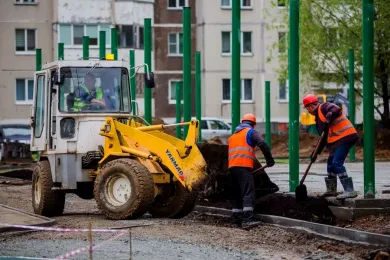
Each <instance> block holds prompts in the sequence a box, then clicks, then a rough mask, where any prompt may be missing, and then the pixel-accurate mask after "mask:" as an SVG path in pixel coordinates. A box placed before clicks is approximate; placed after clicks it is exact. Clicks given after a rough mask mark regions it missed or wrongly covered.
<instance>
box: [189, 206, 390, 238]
mask: <svg viewBox="0 0 390 260" xmlns="http://www.w3.org/2000/svg"><path fill="white" fill-rule="evenodd" d="M194 210H195V211H199V212H208V213H214V214H220V215H224V216H230V215H231V211H230V210H228V209H224V208H215V207H205V206H195V208H194ZM256 217H257V218H258V219H259V220H261V221H263V222H264V223H268V224H273V225H276V226H280V227H284V228H289V229H291V228H292V229H296V230H300V231H305V232H308V233H310V234H313V235H317V236H320V237H323V238H329V239H333V240H338V241H343V242H349V243H358V244H366V245H374V246H388V245H390V236H387V235H382V234H375V233H370V232H365V231H359V230H354V229H348V228H341V227H334V226H329V225H324V224H317V223H312V222H308V221H303V220H297V219H291V218H285V217H279V216H272V215H262V214H256Z"/></svg>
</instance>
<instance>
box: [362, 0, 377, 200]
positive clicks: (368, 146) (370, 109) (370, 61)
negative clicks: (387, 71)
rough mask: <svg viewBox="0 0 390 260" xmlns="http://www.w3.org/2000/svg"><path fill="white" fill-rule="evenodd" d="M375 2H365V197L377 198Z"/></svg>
mask: <svg viewBox="0 0 390 260" xmlns="http://www.w3.org/2000/svg"><path fill="white" fill-rule="evenodd" d="M374 13H375V8H374V1H373V0H363V20H362V23H363V131H364V138H363V139H364V140H363V143H364V197H365V198H375V120H374Z"/></svg>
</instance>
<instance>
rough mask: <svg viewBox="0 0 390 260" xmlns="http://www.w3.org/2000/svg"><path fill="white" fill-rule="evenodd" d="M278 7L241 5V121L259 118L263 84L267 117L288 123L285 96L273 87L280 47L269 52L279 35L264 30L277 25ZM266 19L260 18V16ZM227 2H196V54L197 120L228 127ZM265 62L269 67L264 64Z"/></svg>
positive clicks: (277, 84) (281, 85) (250, 1)
mask: <svg viewBox="0 0 390 260" xmlns="http://www.w3.org/2000/svg"><path fill="white" fill-rule="evenodd" d="M283 8H285V6H284V4H283V3H282V2H281V3H280V4H279V6H278V7H274V6H272V5H271V1H270V0H265V1H255V0H242V1H241V35H240V41H241V44H240V45H241V52H240V53H241V55H240V56H241V85H240V88H241V115H244V114H245V113H255V114H256V115H257V117H258V121H260V122H261V121H263V120H264V117H265V109H264V104H265V87H264V86H265V81H270V82H271V111H272V115H271V117H272V121H273V122H282V123H283V122H284V123H286V122H287V120H288V90H287V84H286V82H285V81H279V80H278V75H277V72H276V69H277V68H278V66H279V64H280V61H279V52H285V51H286V50H287V48H286V46H285V45H284V44H281V46H280V48H277V49H274V50H272V51H270V47H271V46H272V45H273V44H274V43H278V42H279V40H280V41H281V42H283V40H287V38H286V34H285V32H283V31H280V32H278V31H275V30H272V31H270V30H267V29H266V25H267V23H269V22H270V21H271V19H276V20H277V19H281V10H282V9H283ZM266 9H267V12H269V15H267V16H266V15H265V10H266ZM231 21H232V1H231V0H220V1H207V0H200V1H197V48H198V50H200V51H201V53H202V68H203V70H202V84H203V86H202V87H203V89H202V90H203V103H204V104H205V105H204V106H203V111H202V113H203V115H205V116H213V117H220V118H224V119H225V120H226V121H231V109H232V106H231V95H232V94H231V93H232V85H231V69H232V61H231V50H232V43H231V37H232V34H231V29H232V24H231ZM267 58H269V60H270V62H267Z"/></svg>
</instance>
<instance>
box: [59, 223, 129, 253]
mask: <svg viewBox="0 0 390 260" xmlns="http://www.w3.org/2000/svg"><path fill="white" fill-rule="evenodd" d="M119 232H120V233H119V234H117V235H115V236H113V237H111V238H110V239H107V240H105V241H103V242H102V243H100V244H97V245H95V246H93V247H92V250H94V249H96V248H99V247H101V246H104V245H105V244H107V243H108V242H110V241H112V240H115V239H117V238H119V237H121V236H123V235H124V234H126V233H127V231H125V230H120V231H119ZM88 249H89V246H85V247H81V248H79V249H76V250H73V251H72V252H69V253H66V254H63V255H60V256H57V257H56V258H55V259H66V258H69V257H72V256H75V255H77V254H80V253H83V252H85V251H87V250H88Z"/></svg>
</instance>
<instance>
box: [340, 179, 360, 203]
mask: <svg viewBox="0 0 390 260" xmlns="http://www.w3.org/2000/svg"><path fill="white" fill-rule="evenodd" d="M340 182H341V184H342V185H343V188H344V193H343V194H341V195H339V196H337V197H336V199H338V200H344V199H347V198H356V197H357V196H358V194H357V192H356V191H355V190H354V189H353V182H352V178H351V177H347V178H342V179H340Z"/></svg>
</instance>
